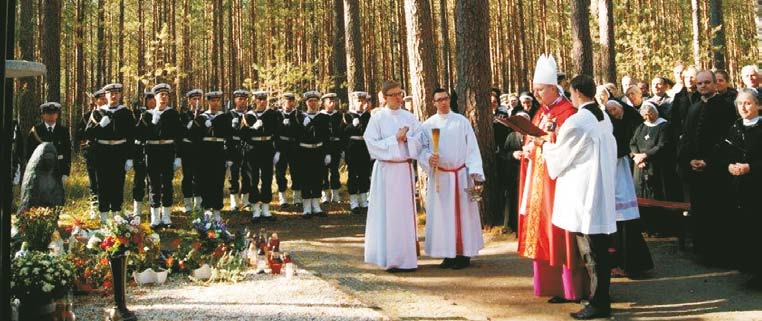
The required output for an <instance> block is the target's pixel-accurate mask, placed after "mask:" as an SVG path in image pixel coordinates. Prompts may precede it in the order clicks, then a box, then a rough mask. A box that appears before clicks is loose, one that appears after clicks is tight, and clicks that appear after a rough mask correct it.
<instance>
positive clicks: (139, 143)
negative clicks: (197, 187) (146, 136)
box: [135, 139, 143, 145]
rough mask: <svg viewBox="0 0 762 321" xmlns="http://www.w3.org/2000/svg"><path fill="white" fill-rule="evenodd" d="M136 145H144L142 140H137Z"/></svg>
mask: <svg viewBox="0 0 762 321" xmlns="http://www.w3.org/2000/svg"><path fill="white" fill-rule="evenodd" d="M135 145H143V141H140V140H137V139H136V140H135Z"/></svg>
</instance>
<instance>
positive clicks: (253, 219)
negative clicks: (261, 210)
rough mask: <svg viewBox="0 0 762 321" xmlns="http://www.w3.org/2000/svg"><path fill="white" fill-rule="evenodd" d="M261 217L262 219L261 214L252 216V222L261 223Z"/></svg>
mask: <svg viewBox="0 0 762 321" xmlns="http://www.w3.org/2000/svg"><path fill="white" fill-rule="evenodd" d="M261 219H262V217H260V216H257V217H252V218H251V222H252V223H259V221H260V220H261Z"/></svg>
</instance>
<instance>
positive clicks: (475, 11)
mask: <svg viewBox="0 0 762 321" xmlns="http://www.w3.org/2000/svg"><path fill="white" fill-rule="evenodd" d="M489 12H490V11H489V0H457V2H456V6H455V15H456V17H457V18H456V21H455V51H456V52H457V60H458V61H457V63H458V66H457V69H458V106H459V109H460V110H462V111H463V115H464V116H466V117H467V118H468V119H469V120H470V121H471V124H473V126H474V131H475V134H476V139H477V141H478V142H479V147H480V150H481V154H482V155H481V156H482V166H483V167H484V173H485V175H488V177H486V179H487V180H486V184H487V185H486V186H485V191H487V194H486V195H484V198H483V201H482V203H481V213H482V220H483V221H484V223H485V224H486V225H492V226H494V225H497V224H500V223H502V222H501V219H502V213H501V211H500V210H499V209H498V208H497V207H498V202H496V200H497V197H498V193H497V191H498V189H497V188H494V185H495V184H494V182H495V179H496V178H497V177H496V175H495V173H496V171H495V163H496V159H495V153H494V152H493V151H494V150H495V149H494V145H493V140H494V136H493V134H492V111H491V110H490V108H489V106H490V103H489V88H490V79H491V78H492V75H490V57H489V47H488V45H489V31H490V30H489Z"/></svg>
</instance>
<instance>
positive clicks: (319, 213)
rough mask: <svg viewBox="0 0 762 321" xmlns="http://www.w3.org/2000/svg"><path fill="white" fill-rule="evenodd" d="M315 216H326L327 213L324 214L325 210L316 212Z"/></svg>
mask: <svg viewBox="0 0 762 321" xmlns="http://www.w3.org/2000/svg"><path fill="white" fill-rule="evenodd" d="M315 216H317V217H328V214H326V213H325V212H317V213H315Z"/></svg>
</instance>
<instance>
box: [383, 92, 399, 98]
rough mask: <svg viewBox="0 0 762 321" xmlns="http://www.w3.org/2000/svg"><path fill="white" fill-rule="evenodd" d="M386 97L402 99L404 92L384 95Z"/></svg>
mask: <svg viewBox="0 0 762 321" xmlns="http://www.w3.org/2000/svg"><path fill="white" fill-rule="evenodd" d="M384 96H386V97H402V92H401V91H398V92H396V93H393V94H388V95H384Z"/></svg>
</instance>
